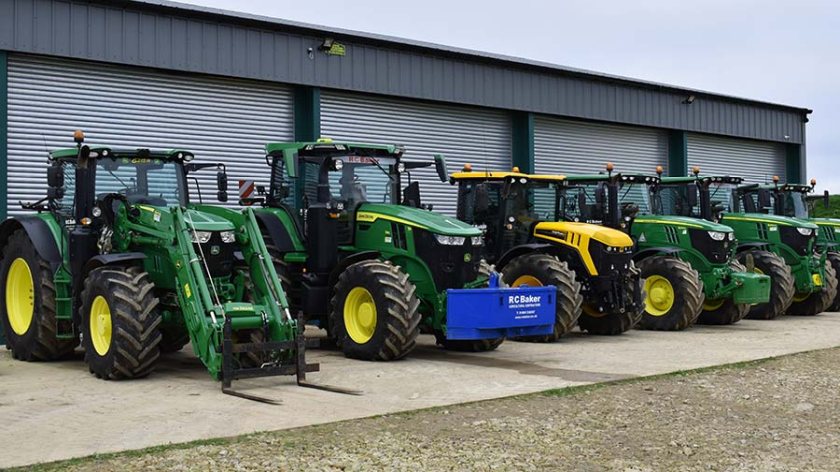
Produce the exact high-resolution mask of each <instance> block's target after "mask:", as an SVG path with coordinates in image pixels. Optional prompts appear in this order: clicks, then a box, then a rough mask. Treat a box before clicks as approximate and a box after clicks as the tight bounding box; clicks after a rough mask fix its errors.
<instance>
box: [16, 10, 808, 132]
mask: <svg viewBox="0 0 840 472" xmlns="http://www.w3.org/2000/svg"><path fill="white" fill-rule="evenodd" d="M153 3H155V2H149V3H132V2H124V1H120V2H112V1H105V0H87V1H83V0H79V1H66V0H15V1H11V0H7V1H0V49H6V50H9V51H17V52H26V53H34V54H47V55H54V56H64V57H73V58H79V59H88V60H98V61H104V62H111V63H119V64H129V65H140V66H147V67H155V68H161V69H174V70H179V71H190V72H197V73H205V74H217V75H229V76H235V77H242V78H249V79H258V80H269V81H275V82H280V83H292V84H302V85H311V86H317V87H324V88H332V89H344V90H353V91H357V92H366V93H374V94H383V95H393V96H401V97H406V98H415V99H421V100H431V101H442V102H452V103H458V104H468V105H477V106H485V107H494V108H507V109H511V110H518V111H529V112H534V113H545V114H549V115H556V116H568V117H575V118H582V119H590V120H599V121H608V122H617V123H622V122H623V123H627V124H633V125H639V126H650V127H659V128H668V129H684V130H688V131H695V132H702V133H712V134H722V135H729V136H739V137H745V138H752V139H765V140H770V141H778V142H790V143H801V142H803V140H804V133H803V130H804V123H803V116H804V111H803V110H799V109H794V108H790V107H781V106H774V105H769V104H763V103H758V102H754V101H749V100H740V99H733V98H727V97H721V96H717V95H714V94H706V93H700V92H692V91H688V90H682V89H680V88H677V87H669V86H663V85H658V84H649V83H643V82H637V81H632V80H630V79H618V78H610V77H604V76H602V75H600V74H597V73H586V72H583V71H575V70H571V69H564V68H561V67H550V66H548V67H546V66H538V65H536V64H525V63H522V62H518V61H510V60H503V59H500V58H495V57H492V55H488V54H481V53H479V54H467V53H463V52H462V53H458V52H457V51H452V50H447V48H444V47H437V46H432V47H429V46H427V47H425V48H424V47H417V46H411V45H407V44H402V43H400V42H399V41H398V40H393V41H386V40H382V39H379V40H374V39H366V38H363V37H361V36H354V35H353V34H351V33H347V32H345V33H342V34H334V33H330V32H328V31H319V30H318V28H301V27H294V26H292V25H284V24H278V23H272V22H268V21H258V20H254V19H252V20H247V19H243V18H235V17H231V16H225V15H221V14H213V13H209V12H195V11H191V8H195V7H188V6H180V7H173V6H166V5H164V6H160V5H154V4H153ZM371 27H372V28H375V25H372V26H371ZM325 37H335V38H336V39H338V40H339V41H341V42H342V43H343V44H344V45H345V46H346V51H347V54H346V56H344V57H336V56H329V55H327V54H324V53H323V52H320V51H319V49H318V48H319V46H320V45H321V44H322V42H323V40H324V38H325ZM310 48H311V50H312V54H311V55H310V54H309V52H308V50H309V49H310ZM688 95H697V99H696V101H694V103H692V104H691V105H688V104H685V103H683V102H684V100H685V99H686V97H687V96H688ZM786 136H787V138H786Z"/></svg>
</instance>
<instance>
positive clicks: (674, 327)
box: [636, 256, 704, 331]
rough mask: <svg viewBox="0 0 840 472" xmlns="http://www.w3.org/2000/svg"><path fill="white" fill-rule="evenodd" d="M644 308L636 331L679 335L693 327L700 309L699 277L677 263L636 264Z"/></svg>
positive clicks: (675, 260)
mask: <svg viewBox="0 0 840 472" xmlns="http://www.w3.org/2000/svg"><path fill="white" fill-rule="evenodd" d="M639 270H641V272H642V280H644V290H645V308H644V311H643V313H642V319H641V321H639V324H637V325H636V327H637V328H638V329H648V330H656V331H681V330H683V329H686V328H688V327H689V326H691V325H693V324H694V322H695V321H697V316H698V315H699V314H700V310H701V309H702V307H703V299H704V295H703V282H702V281H701V280H700V274H698V273H697V271H696V270H694V269H693V268H692V267H691V265H690V264H689V263H687V262H685V261H683V260H681V259H678V258H676V257H669V256H653V257H650V258H647V259H644V260H642V261H641V262H640V263H639Z"/></svg>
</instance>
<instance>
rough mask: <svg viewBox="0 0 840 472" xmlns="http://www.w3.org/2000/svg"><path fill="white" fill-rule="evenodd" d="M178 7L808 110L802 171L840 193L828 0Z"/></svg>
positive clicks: (836, 16) (379, 1) (269, 2)
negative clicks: (510, 58) (216, 10)
mask: <svg viewBox="0 0 840 472" xmlns="http://www.w3.org/2000/svg"><path fill="white" fill-rule="evenodd" d="M187 3H193V4H197V5H204V6H210V7H215V8H223V9H228V10H237V11H244V12H248V13H255V14H260V15H266V16H272V17H277V18H284V19H289V20H297V21H303V22H307V23H314V24H319V25H327V26H334V27H340V28H345V29H351V30H359V31H366V32H371V33H379V34H386V35H391V36H398V37H403V38H411V39H417V40H422V41H429V42H433V43H439V44H446V45H450V46H458V47H463V48H469V49H477V50H482V51H490V52H494V53H501V54H508V55H511V56H518V57H524V58H529V59H536V60H541V61H546V62H551V63H555V64H561V65H565V66H571V67H578V68H582V69H590V70H595V71H599V72H606V73H610V74H617V75H623V76H628V77H633V78H639V79H647V80H652V81H656V82H664V83H669V84H674V85H679V86H685V87H692V88H698V89H703V90H709V91H712V92H719V93H724V94H730V95H737V96H743V97H747V98H754V99H759V100H766V101H771V102H775V103H782V104H787V105H794V106H799V107H806V108H811V109H813V110H814V113H813V114H812V115H811V120H810V122H809V123H808V128H807V133H808V135H807V139H808V141H807V142H808V174H807V177H808V178H810V177H816V178H817V180H818V181H819V183H818V189H819V190H822V189H823V188H829V189H830V190H831V191H832V193H840V172H838V170H837V167H838V165H840V159H838V158H840V126H839V125H838V120H840V1H838V0H834V1H831V0H801V1H796V2H793V1H779V0H764V1H758V0H728V1H726V0H705V1H693V2H689V1H674V0H649V1H645V0H635V1H632V2H631V1H626V0H612V1H598V0H560V1H555V2H550V1H542V2H540V1H535V0H516V1H498V0H484V1H472V0H471V1H453V0H422V1H416V2H403V1H394V0H390V1H385V0H354V1H352V2H348V1H334V0H321V1H319V2H309V1H303V0H294V1H291V0H288V1H278V0H249V1H232V0H188V1H187ZM689 3H690V4H689Z"/></svg>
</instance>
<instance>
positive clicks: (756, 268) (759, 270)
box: [753, 267, 764, 275]
mask: <svg viewBox="0 0 840 472" xmlns="http://www.w3.org/2000/svg"><path fill="white" fill-rule="evenodd" d="M753 272H755V273H756V274H760V275H764V271H763V270H761V269H759V268H758V267H753Z"/></svg>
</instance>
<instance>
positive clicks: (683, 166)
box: [668, 130, 688, 177]
mask: <svg viewBox="0 0 840 472" xmlns="http://www.w3.org/2000/svg"><path fill="white" fill-rule="evenodd" d="M668 175H669V176H671V177H684V176H686V175H688V133H686V132H685V131H679V130H672V131H671V132H670V133H668Z"/></svg>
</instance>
